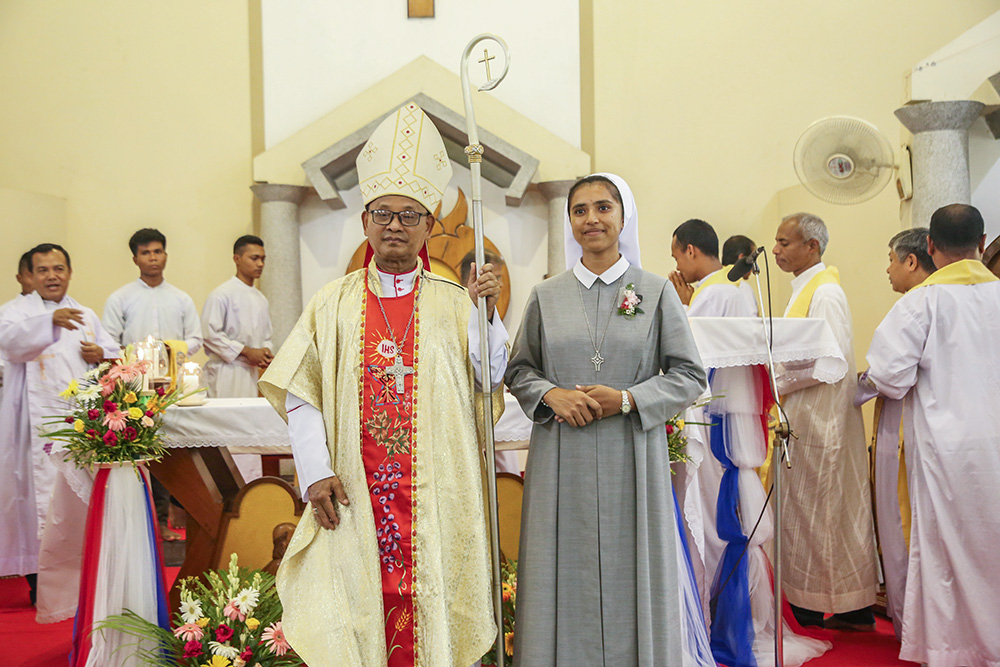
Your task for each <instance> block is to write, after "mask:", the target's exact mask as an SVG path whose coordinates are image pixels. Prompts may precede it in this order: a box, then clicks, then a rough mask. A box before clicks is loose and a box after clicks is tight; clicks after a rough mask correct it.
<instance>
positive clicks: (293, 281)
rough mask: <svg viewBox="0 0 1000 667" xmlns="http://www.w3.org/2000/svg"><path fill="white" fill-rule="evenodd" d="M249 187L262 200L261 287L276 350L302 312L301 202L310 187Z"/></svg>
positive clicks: (262, 184) (271, 185) (270, 185)
mask: <svg viewBox="0 0 1000 667" xmlns="http://www.w3.org/2000/svg"><path fill="white" fill-rule="evenodd" d="M250 189H251V190H252V191H253V193H254V195H256V197H257V199H259V200H260V237H261V239H262V240H263V241H264V249H265V250H266V251H267V266H266V267H265V268H264V274H263V275H262V276H261V280H260V291H261V292H263V293H264V296H266V297H267V300H268V303H269V305H270V309H271V327H272V329H273V334H272V336H271V340H272V343H273V345H274V349H275V350H277V349H278V348H279V347H281V344H282V343H284V342H285V338H287V337H288V333H289V332H290V331H291V330H292V327H293V326H295V322H296V321H297V320H298V319H299V315H301V314H302V258H301V256H300V255H299V204H300V203H301V202H302V198H303V197H304V196H305V193H306V192H307V191H308V190H309V188H306V187H302V186H299V185H280V184H274V183H257V184H255V185H252V186H250Z"/></svg>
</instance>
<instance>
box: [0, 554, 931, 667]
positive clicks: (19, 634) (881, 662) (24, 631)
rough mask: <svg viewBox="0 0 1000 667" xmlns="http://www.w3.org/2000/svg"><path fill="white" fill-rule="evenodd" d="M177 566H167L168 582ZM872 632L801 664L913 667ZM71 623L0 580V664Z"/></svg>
mask: <svg viewBox="0 0 1000 667" xmlns="http://www.w3.org/2000/svg"><path fill="white" fill-rule="evenodd" d="M179 569H180V568H176V567H168V568H167V580H168V581H170V582H173V580H174V577H176V576H177V571H178V570H179ZM876 624H877V625H876V630H875V632H872V633H854V632H838V631H831V632H830V634H831V635H832V641H833V649H832V650H830V651H827V653H826V655H824V656H822V657H820V658H817V659H816V660H813V661H811V662H808V663H806V664H807V665H809V667H859V666H861V665H864V666H865V667H888V666H896V665H914V664H916V663H912V662H903V661H901V660H899V658H898V657H897V656H898V655H899V644H898V643H897V642H896V637H895V636H894V635H893V634H892V624H891V623H890V622H889V621H887V620H885V619H883V618H878V619H877V621H876ZM72 634H73V621H72V620H69V621H63V622H62V623H53V624H51V625H39V624H38V623H35V611H34V609H33V608H32V607H31V605H29V604H28V584H27V583H26V582H25V581H24V578H23V577H16V578H11V579H0V647H3V650H2V659H0V664H3V665H4V667H66V660H67V656H68V655H69V650H70V637H71V636H72Z"/></svg>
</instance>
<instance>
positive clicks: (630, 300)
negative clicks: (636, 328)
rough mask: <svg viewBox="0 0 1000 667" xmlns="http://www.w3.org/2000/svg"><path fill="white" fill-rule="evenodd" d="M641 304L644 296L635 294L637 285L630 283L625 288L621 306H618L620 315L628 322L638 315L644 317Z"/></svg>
mask: <svg viewBox="0 0 1000 667" xmlns="http://www.w3.org/2000/svg"><path fill="white" fill-rule="evenodd" d="M640 303H642V295H641V294H636V293H635V283H629V284H628V285H626V286H625V291H624V292H623V295H622V302H621V305H619V306H618V314H619V315H621V316H622V317H624V318H625V319H626V320H631V319H634V318H635V316H636V315H642V314H643V312H644V311H643V309H642V308H640V307H639V304H640Z"/></svg>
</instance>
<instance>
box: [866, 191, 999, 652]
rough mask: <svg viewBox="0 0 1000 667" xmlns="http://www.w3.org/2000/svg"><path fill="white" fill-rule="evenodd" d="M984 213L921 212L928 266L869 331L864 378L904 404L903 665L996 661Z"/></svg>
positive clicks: (994, 467) (992, 364) (992, 372)
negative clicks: (907, 521)
mask: <svg viewBox="0 0 1000 667" xmlns="http://www.w3.org/2000/svg"><path fill="white" fill-rule="evenodd" d="M983 231H984V224H983V218H982V215H980V213H979V211H977V210H976V209H975V208H973V207H972V206H968V205H966V204H952V205H950V206H945V207H943V208H940V209H938V210H937V211H935V212H934V215H933V216H931V222H930V231H929V234H928V242H927V250H928V253H929V254H930V256H931V258H932V259H933V260H934V265H935V266H936V267H937V270H936V271H935V272H934V273H933V274H931V275H930V276H929V277H928V278H927V279H926V280H924V281H923V282H922V283H921V284H920V285H918V286H916V287H914V288H913V289H911V290H910V291H909V292H907V293H906V294H905V295H903V296H902V297H901V298H900V299H899V301H897V302H896V305H895V306H893V308H892V310H890V311H889V314H888V315H886V317H885V319H884V320H882V323H881V324H880V325H879V326H878V328H877V329H876V330H875V335H874V336H873V338H872V344H871V347H870V348H869V350H868V356H867V358H868V364H869V368H868V371H867V372H866V374H865V376H864V377H863V380H864V381H865V382H866V383H867V384H869V385H870V386H871V387H872V388H874V389H875V390H876V391H878V393H880V394H882V395H884V396H887V397H889V398H892V399H897V400H898V399H903V400H904V401H905V407H904V411H903V431H904V434H903V438H904V440H905V442H906V448H905V455H906V476H907V482H908V489H909V496H910V508H911V511H912V523H911V525H910V552H909V563H908V568H907V576H906V596H905V599H904V601H903V604H904V607H903V639H902V642H903V646H902V649H901V650H900V653H899V657H900V659H901V660H912V661H914V662H922V663H926V664H928V665H929V666H930V667H952V666H958V665H996V664H1000V633H998V632H997V616H998V611H1000V580H998V578H997V572H998V571H1000V484H998V483H997V480H998V479H1000V410H998V406H1000V336H998V335H997V332H998V331H1000V280H998V279H997V277H996V276H994V275H993V274H992V273H990V271H989V269H987V268H986V267H985V266H984V265H983V263H982V261H981V258H982V252H983V248H984V246H985V243H986V235H985V234H984V233H983Z"/></svg>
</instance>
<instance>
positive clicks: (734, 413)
mask: <svg viewBox="0 0 1000 667" xmlns="http://www.w3.org/2000/svg"><path fill="white" fill-rule="evenodd" d="M690 324H691V331H692V333H693V334H694V339H695V343H696V344H697V346H698V351H699V353H700V355H701V358H702V363H703V364H704V365H705V367H706V369H707V370H708V371H709V383H710V388H709V390H708V391H707V392H706V394H705V396H703V398H702V401H701V403H703V405H701V407H696V408H693V409H691V410H689V411H688V412H687V414H686V415H685V417H686V420H687V422H688V425H687V426H686V427H685V434H686V435H687V437H688V446H687V450H686V451H687V454H688V456H689V457H690V461H689V462H688V463H686V464H681V465H678V466H676V468H677V472H678V474H677V475H676V476H675V478H674V486H675V489H676V490H677V496H678V501H679V503H680V506H681V508H682V514H683V517H684V523H685V529H686V531H687V533H688V536H689V543H690V544H691V548H690V551H691V561H692V569H693V571H694V573H695V578H696V580H697V582H698V587H699V592H700V593H701V595H702V604H703V607H704V613H705V618H706V619H707V620H708V622H709V623H710V626H711V637H712V652H713V655H714V657H715V659H716V660H717V661H718V662H720V663H724V664H756V665H758V666H759V667H766V666H767V665H773V664H774V636H775V625H774V617H773V613H774V611H773V610H774V604H773V602H774V596H773V591H772V589H771V578H770V572H771V564H770V562H769V559H768V557H767V555H766V553H765V545H766V544H768V543H769V542H770V539H771V537H772V536H773V534H774V530H775V526H774V525H773V520H772V517H771V508H770V505H769V504H768V501H769V495H768V493H767V491H766V490H765V488H764V485H763V484H762V483H761V477H760V476H759V475H758V469H760V468H761V467H762V466H764V464H765V462H766V461H767V460H768V459H767V452H768V449H767V434H768V426H767V420H768V413H769V411H770V408H771V406H772V405H773V403H774V400H773V394H772V391H771V387H770V384H769V380H768V375H767V371H766V366H767V363H768V357H769V353H768V347H769V346H768V339H769V338H770V340H771V345H770V356H771V358H773V360H774V363H775V365H776V367H777V368H778V372H779V373H780V372H781V369H782V367H783V368H784V369H787V370H793V371H794V372H795V373H797V374H805V375H807V376H810V377H812V378H813V379H815V380H817V381H819V382H823V383H834V382H838V381H840V380H841V379H843V377H844V375H845V374H846V373H847V369H848V363H847V360H846V359H845V358H844V355H843V353H842V351H841V349H840V347H839V345H838V344H837V341H836V338H835V337H834V335H833V332H832V330H831V329H830V326H829V324H827V322H826V321H825V320H822V319H810V318H790V319H785V318H776V319H774V320H773V321H769V322H768V323H767V325H766V326H767V327H768V330H767V333H765V329H764V326H765V325H764V324H762V323H761V320H759V319H757V318H737V317H713V318H709V317H705V318H700V317H695V318H691V319H690ZM706 401H707V403H706ZM791 428H792V429H793V430H794V429H795V424H791ZM790 449H791V454H790V458H791V460H792V463H793V465H794V460H795V450H794V444H792V445H791V447H790ZM782 636H783V646H784V664H785V665H788V666H789V667H793V666H795V665H800V664H802V663H803V662H805V661H806V660H810V659H812V658H814V657H817V656H819V655H822V654H823V653H824V652H825V651H826V650H827V649H828V648H829V647H830V645H829V644H828V643H827V642H823V641H820V640H817V639H811V638H808V637H805V636H802V635H799V634H796V633H794V632H792V630H791V629H790V628H789V627H788V626H787V624H786V625H785V626H784V629H783V635H782Z"/></svg>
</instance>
